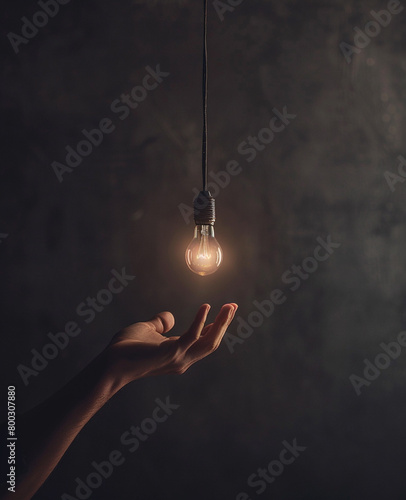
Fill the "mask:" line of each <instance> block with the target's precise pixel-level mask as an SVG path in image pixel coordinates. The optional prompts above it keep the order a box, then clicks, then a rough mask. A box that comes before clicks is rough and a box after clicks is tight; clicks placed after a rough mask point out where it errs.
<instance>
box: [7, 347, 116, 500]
mask: <svg viewBox="0 0 406 500" xmlns="http://www.w3.org/2000/svg"><path fill="white" fill-rule="evenodd" d="M121 387H122V384H121V383H120V382H119V381H117V380H115V379H114V377H113V376H112V375H111V372H110V370H109V368H108V366H107V361H106V358H105V356H104V355H103V354H102V355H101V356H99V357H97V358H96V359H95V360H94V361H93V362H92V363H90V365H88V367H87V368H86V369H85V370H83V371H82V372H81V373H80V374H79V375H77V376H76V377H75V378H74V379H73V380H72V381H71V382H69V383H68V384H67V385H66V386H65V387H64V388H63V389H62V390H61V391H59V392H58V393H57V394H56V395H54V396H53V397H51V398H50V399H49V400H47V401H46V402H45V403H44V404H42V405H40V406H39V407H38V408H35V409H34V410H33V411H31V412H29V413H27V414H26V415H24V417H23V418H22V422H21V426H20V429H21V433H20V441H21V442H22V444H23V449H24V451H25V452H26V456H27V461H28V465H29V468H28V471H27V473H26V474H24V476H23V477H20V478H18V476H17V487H16V492H15V493H11V492H10V493H8V494H7V495H6V496H4V497H3V498H4V500H9V499H10V500H11V499H13V500H29V499H30V498H31V497H32V496H33V495H34V493H35V492H36V491H37V490H38V489H39V488H40V486H41V485H42V484H43V482H44V481H45V480H46V479H47V477H48V476H49V474H50V473H51V472H52V470H53V469H54V468H55V466H56V465H57V464H58V462H59V461H60V459H61V458H62V456H63V455H64V453H65V451H66V450H67V449H68V447H69V446H70V444H71V443H72V441H73V440H74V439H75V437H76V436H77V435H78V433H79V432H80V431H81V429H82V428H83V427H84V426H85V425H86V423H87V422H88V421H89V420H90V419H91V418H92V416H93V415H94V414H95V413H97V411H98V410H99V409H100V408H101V407H102V406H103V405H104V404H105V403H106V402H107V401H108V400H109V399H110V398H111V397H112V396H113V395H114V394H115V393H116V392H117V391H118V390H119V389H120V388H121ZM17 472H18V471H17Z"/></svg>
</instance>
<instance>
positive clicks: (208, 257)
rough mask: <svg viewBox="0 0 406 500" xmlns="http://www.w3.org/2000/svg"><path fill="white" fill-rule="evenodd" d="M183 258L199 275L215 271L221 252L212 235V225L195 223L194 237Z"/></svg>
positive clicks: (221, 256)
mask: <svg viewBox="0 0 406 500" xmlns="http://www.w3.org/2000/svg"><path fill="white" fill-rule="evenodd" d="M185 258H186V264H187V265H188V267H189V269H190V270H191V271H193V272H194V273H196V274H200V276H207V275H208V274H213V273H215V272H216V271H217V269H218V268H219V266H220V264H221V260H222V258H223V252H222V250H221V247H220V245H219V243H218V241H217V240H216V238H215V236H214V227H213V226H212V225H208V224H198V225H196V227H195V233H194V237H193V240H192V241H191V242H190V244H189V246H188V247H187V249H186V253H185Z"/></svg>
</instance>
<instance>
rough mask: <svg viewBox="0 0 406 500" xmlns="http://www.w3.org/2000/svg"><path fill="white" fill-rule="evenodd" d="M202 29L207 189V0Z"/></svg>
mask: <svg viewBox="0 0 406 500" xmlns="http://www.w3.org/2000/svg"><path fill="white" fill-rule="evenodd" d="M203 16H204V29H203V82H202V83H203V89H202V90H203V92H202V93H203V138H202V174H203V191H207V0H204V14H203Z"/></svg>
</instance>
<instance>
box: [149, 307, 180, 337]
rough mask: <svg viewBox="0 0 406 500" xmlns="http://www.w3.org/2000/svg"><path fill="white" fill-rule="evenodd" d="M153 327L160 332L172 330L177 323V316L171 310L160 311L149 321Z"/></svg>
mask: <svg viewBox="0 0 406 500" xmlns="http://www.w3.org/2000/svg"><path fill="white" fill-rule="evenodd" d="M146 323H148V324H149V325H150V326H151V327H152V328H154V329H155V330H156V331H157V332H158V333H161V334H163V333H166V332H169V331H170V330H172V328H173V325H174V324H175V318H174V317H173V314H172V313H170V312H169V311H164V312H160V313H158V314H157V315H156V316H154V317H153V318H152V319H150V320H149V321H147V322H146Z"/></svg>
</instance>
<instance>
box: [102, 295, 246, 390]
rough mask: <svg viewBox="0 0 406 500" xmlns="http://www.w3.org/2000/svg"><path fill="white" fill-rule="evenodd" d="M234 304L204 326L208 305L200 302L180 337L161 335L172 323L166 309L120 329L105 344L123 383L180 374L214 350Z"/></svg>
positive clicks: (229, 319)
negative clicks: (148, 319) (191, 320)
mask: <svg viewBox="0 0 406 500" xmlns="http://www.w3.org/2000/svg"><path fill="white" fill-rule="evenodd" d="M237 307H238V306H237V304H234V303H230V304H225V305H223V307H222V308H221V310H220V312H219V314H218V315H217V317H216V319H215V321H214V323H211V324H209V325H207V326H205V322H206V318H207V314H208V312H209V310H210V305H209V304H203V305H202V306H201V307H200V308H199V310H198V312H197V314H196V317H195V319H194V321H193V323H192V325H191V326H190V328H189V329H188V330H187V332H186V333H184V334H183V335H182V336H172V337H166V336H164V334H166V333H168V332H169V331H170V330H171V329H172V328H173V326H174V324H175V319H174V317H173V315H172V313H170V312H167V311H166V312H162V313H159V314H157V315H156V316H155V317H154V318H153V319H151V320H150V321H146V322H140V323H134V324H133V325H130V326H128V327H126V328H124V329H123V330H121V331H120V332H119V333H118V334H117V335H115V337H114V338H113V340H112V342H111V343H110V345H109V347H108V349H109V351H110V354H111V357H112V360H113V365H114V369H115V370H116V373H117V375H118V376H119V378H120V380H121V381H122V383H123V384H126V383H128V382H130V381H131V380H135V379H137V378H142V377H145V376H151V375H162V374H165V373H178V374H180V373H184V372H185V371H186V370H187V369H188V368H189V367H190V366H191V365H192V364H193V363H195V362H196V361H198V360H199V359H202V358H204V357H205V356H208V355H209V354H210V353H212V352H214V351H215V350H216V349H217V347H218V346H219V345H220V342H221V340H222V338H223V336H224V334H225V332H226V330H227V327H228V325H229V324H230V323H231V321H232V320H233V317H234V314H235V311H236V310H237Z"/></svg>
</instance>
